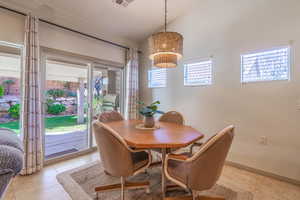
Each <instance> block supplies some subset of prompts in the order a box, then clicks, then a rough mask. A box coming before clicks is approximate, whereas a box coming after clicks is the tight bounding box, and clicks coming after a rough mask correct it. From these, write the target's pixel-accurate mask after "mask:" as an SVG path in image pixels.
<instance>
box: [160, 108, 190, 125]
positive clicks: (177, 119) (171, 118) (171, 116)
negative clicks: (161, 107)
mask: <svg viewBox="0 0 300 200" xmlns="http://www.w3.org/2000/svg"><path fill="white" fill-rule="evenodd" d="M158 121H160V122H169V123H175V124H181V125H183V124H184V118H183V116H182V115H181V114H180V113H179V112H176V111H169V112H166V113H165V114H163V115H162V116H161V117H160V118H159V119H158Z"/></svg>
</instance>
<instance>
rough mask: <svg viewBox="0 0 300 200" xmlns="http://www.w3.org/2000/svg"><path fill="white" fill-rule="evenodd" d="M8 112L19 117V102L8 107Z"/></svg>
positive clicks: (13, 116) (16, 117) (14, 116)
mask: <svg viewBox="0 0 300 200" xmlns="http://www.w3.org/2000/svg"><path fill="white" fill-rule="evenodd" d="M8 113H9V115H10V116H11V117H12V118H15V119H19V118H20V104H15V105H13V106H11V107H10V108H9V109H8Z"/></svg>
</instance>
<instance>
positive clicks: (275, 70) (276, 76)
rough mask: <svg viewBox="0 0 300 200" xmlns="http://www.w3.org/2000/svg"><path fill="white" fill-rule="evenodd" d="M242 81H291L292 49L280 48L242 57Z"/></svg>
mask: <svg viewBox="0 0 300 200" xmlns="http://www.w3.org/2000/svg"><path fill="white" fill-rule="evenodd" d="M241 67H242V73H241V75H242V77H241V81H242V82H243V83H245V82H256V81H273V80H289V76H290V48H289V47H284V48H278V49H273V50H267V51H261V52H258V53H252V54H245V55H242V56H241Z"/></svg>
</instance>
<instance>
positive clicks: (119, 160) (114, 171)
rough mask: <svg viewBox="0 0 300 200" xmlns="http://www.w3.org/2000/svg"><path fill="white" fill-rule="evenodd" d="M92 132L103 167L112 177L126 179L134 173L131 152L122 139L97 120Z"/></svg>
mask: <svg viewBox="0 0 300 200" xmlns="http://www.w3.org/2000/svg"><path fill="white" fill-rule="evenodd" d="M93 132H94V135H95V139H96V143H97V146H98V150H99V153H100V158H101V160H102V164H103V167H104V169H105V171H107V172H108V173H109V174H111V175H112V176H116V177H121V176H123V177H127V176H130V175H132V174H133V173H134V166H133V161H132V156H131V151H130V150H129V147H128V146H127V144H126V142H125V141H124V139H123V138H122V137H120V136H119V134H118V133H116V132H115V131H114V130H112V129H110V127H109V126H107V125H105V124H104V123H102V122H99V121H98V120H96V121H94V123H93Z"/></svg>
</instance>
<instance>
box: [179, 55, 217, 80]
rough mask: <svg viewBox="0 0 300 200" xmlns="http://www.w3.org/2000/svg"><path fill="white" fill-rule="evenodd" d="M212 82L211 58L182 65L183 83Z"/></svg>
mask: <svg viewBox="0 0 300 200" xmlns="http://www.w3.org/2000/svg"><path fill="white" fill-rule="evenodd" d="M211 83H212V60H206V61H201V62H195V63H189V64H185V65H184V85H187V86H189V85H191V86H193V85H210V84H211Z"/></svg>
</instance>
